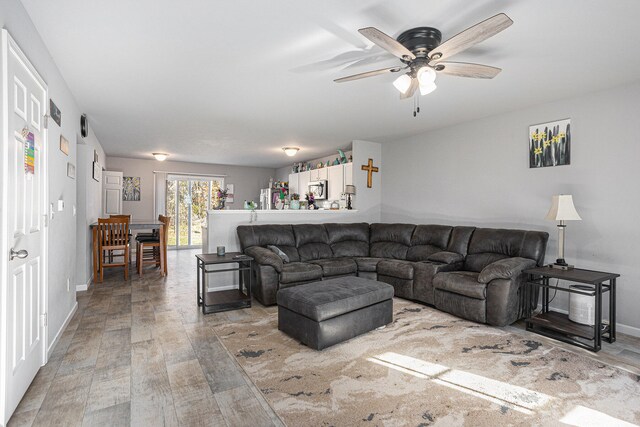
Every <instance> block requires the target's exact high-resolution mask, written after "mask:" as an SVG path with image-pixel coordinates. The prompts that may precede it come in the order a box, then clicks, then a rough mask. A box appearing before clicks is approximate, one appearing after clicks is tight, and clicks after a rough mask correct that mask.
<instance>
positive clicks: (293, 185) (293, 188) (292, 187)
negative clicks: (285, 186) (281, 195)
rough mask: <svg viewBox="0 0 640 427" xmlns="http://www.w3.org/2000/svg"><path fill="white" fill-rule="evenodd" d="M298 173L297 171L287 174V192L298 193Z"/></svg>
mask: <svg viewBox="0 0 640 427" xmlns="http://www.w3.org/2000/svg"><path fill="white" fill-rule="evenodd" d="M298 175H300V174H299V173H290V174H289V194H293V193H298V194H300V192H299V191H298V188H299V187H298Z"/></svg>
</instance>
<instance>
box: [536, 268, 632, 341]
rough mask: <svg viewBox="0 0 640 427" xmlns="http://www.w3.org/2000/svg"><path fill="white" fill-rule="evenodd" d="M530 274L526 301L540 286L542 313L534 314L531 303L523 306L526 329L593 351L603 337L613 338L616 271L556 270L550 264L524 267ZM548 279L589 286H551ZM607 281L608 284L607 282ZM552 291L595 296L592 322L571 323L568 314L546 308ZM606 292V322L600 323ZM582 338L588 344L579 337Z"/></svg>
mask: <svg viewBox="0 0 640 427" xmlns="http://www.w3.org/2000/svg"><path fill="white" fill-rule="evenodd" d="M524 273H526V274H528V275H529V279H528V281H527V283H526V292H527V293H528V294H527V301H533V300H534V292H536V291H537V290H538V289H539V288H541V289H542V312H541V313H539V314H536V315H533V307H532V306H531V304H527V306H526V310H527V313H526V317H527V319H526V324H527V331H532V332H536V333H538V334H541V335H545V336H548V337H550V338H554V339H557V340H560V341H564V342H567V343H569V344H573V345H576V346H579V347H582V348H586V349H587V350H591V351H594V352H597V351H599V350H600V349H601V348H602V338H603V337H604V338H606V339H607V341H609V342H610V343H612V342H614V341H615V340H616V278H618V277H620V275H619V274H616V273H606V272H603V271H593V270H583V269H580V268H574V269H571V270H559V269H556V268H551V267H537V268H531V269H528V270H524ZM550 279H559V280H562V281H565V282H574V283H582V284H585V285H589V287H590V288H591V289H585V290H579V289H570V288H569V286H568V285H565V284H564V283H562V282H558V284H555V285H552V284H550V283H549V282H550ZM606 282H608V283H606ZM551 289H553V290H554V291H555V292H558V291H560V292H570V293H576V294H581V295H587V296H592V297H594V298H595V322H594V323H595V325H594V326H589V325H583V324H580V323H576V322H573V321H572V320H570V319H569V316H568V315H566V314H563V313H559V312H557V311H551V310H550V309H549V302H550V301H549V290H551ZM607 292H608V293H609V321H608V323H603V322H602V296H603V294H605V293H607ZM579 339H583V340H586V341H587V342H591V344H586V343H585V342H583V341H581V340H579Z"/></svg>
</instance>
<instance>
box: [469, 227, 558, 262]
mask: <svg viewBox="0 0 640 427" xmlns="http://www.w3.org/2000/svg"><path fill="white" fill-rule="evenodd" d="M548 238H549V234H548V233H544V232H540V231H526V230H505V229H493V228H477V229H476V230H475V231H474V232H473V235H472V236H471V240H470V242H469V251H468V254H467V257H466V259H465V263H464V269H465V270H468V271H477V272H480V271H482V269H483V268H485V267H486V266H487V265H489V264H491V263H493V262H496V261H498V260H501V259H504V258H512V257H523V258H530V259H532V260H534V261H536V264H537V265H542V263H543V262H544V252H545V249H546V246H547V240H548Z"/></svg>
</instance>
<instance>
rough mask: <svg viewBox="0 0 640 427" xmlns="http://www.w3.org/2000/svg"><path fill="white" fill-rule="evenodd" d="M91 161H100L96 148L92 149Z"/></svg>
mask: <svg viewBox="0 0 640 427" xmlns="http://www.w3.org/2000/svg"><path fill="white" fill-rule="evenodd" d="M93 161H94V162H96V163H100V158H99V157H98V150H93Z"/></svg>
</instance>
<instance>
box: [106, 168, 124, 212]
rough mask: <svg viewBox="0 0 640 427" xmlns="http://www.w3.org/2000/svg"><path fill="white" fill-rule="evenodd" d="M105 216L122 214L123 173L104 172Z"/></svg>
mask: <svg viewBox="0 0 640 427" xmlns="http://www.w3.org/2000/svg"><path fill="white" fill-rule="evenodd" d="M102 206H103V210H104V216H105V217H107V216H109V215H121V214H122V172H111V171H104V172H102Z"/></svg>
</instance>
